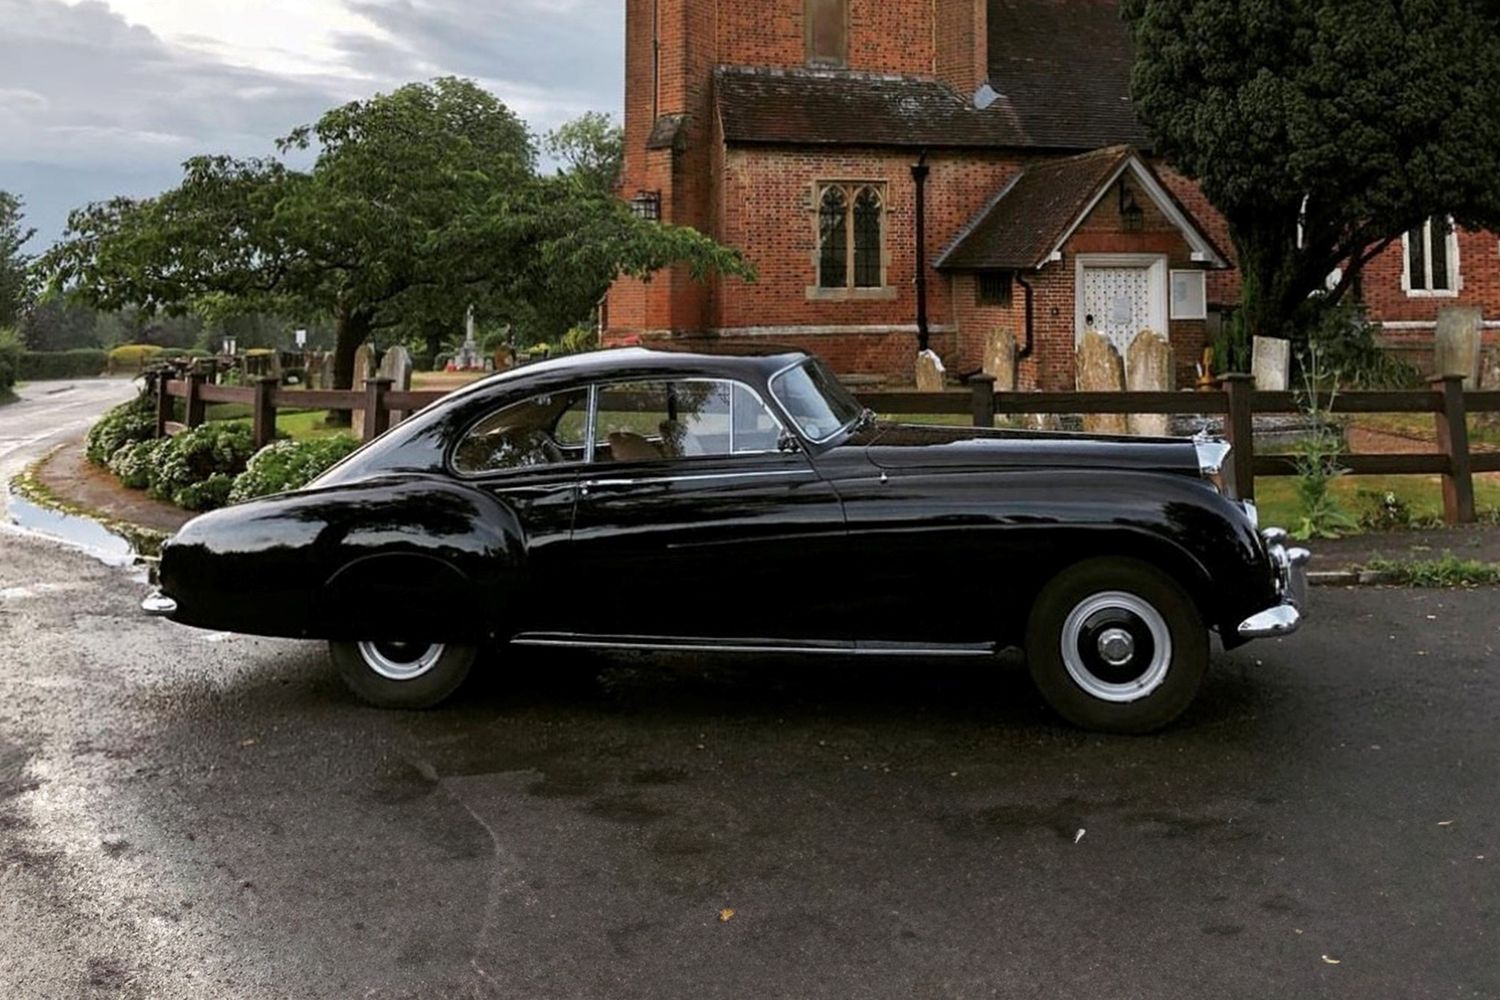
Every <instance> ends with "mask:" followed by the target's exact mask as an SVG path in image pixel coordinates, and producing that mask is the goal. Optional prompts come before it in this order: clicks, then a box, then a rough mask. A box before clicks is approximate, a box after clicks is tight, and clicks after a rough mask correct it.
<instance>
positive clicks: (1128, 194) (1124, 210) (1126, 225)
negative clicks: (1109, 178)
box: [1120, 180, 1146, 233]
mask: <svg viewBox="0 0 1500 1000" xmlns="http://www.w3.org/2000/svg"><path fill="white" fill-rule="evenodd" d="M1145 220H1146V213H1145V212H1143V211H1141V206H1140V205H1138V204H1136V200H1135V192H1134V191H1132V190H1130V188H1129V187H1128V186H1127V185H1126V183H1125V181H1124V180H1121V181H1120V228H1121V229H1123V230H1125V232H1127V233H1138V232H1140V231H1141V226H1142V225H1143V224H1144V223H1145Z"/></svg>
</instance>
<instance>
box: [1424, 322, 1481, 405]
mask: <svg viewBox="0 0 1500 1000" xmlns="http://www.w3.org/2000/svg"><path fill="white" fill-rule="evenodd" d="M1483 334H1484V314H1483V313H1482V312H1481V311H1480V310H1479V309H1476V308H1474V307H1472V306H1446V307H1444V308H1443V309H1440V310H1438V321H1437V339H1436V341H1435V342H1434V345H1433V357H1432V373H1433V374H1434V375H1462V376H1463V380H1464V388H1465V389H1477V388H1479V352H1480V348H1481V346H1482V345H1481V338H1482V337H1483Z"/></svg>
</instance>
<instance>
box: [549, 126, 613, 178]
mask: <svg viewBox="0 0 1500 1000" xmlns="http://www.w3.org/2000/svg"><path fill="white" fill-rule="evenodd" d="M546 148H547V152H548V153H549V154H551V155H552V157H553V158H554V159H556V160H557V161H558V162H559V163H561V164H562V173H563V174H564V175H565V176H568V177H571V178H573V179H574V180H575V181H577V182H578V183H580V184H583V185H585V186H587V187H589V188H591V189H593V190H595V191H599V192H602V193H604V194H611V193H613V192H614V190H615V185H616V184H617V183H618V182H619V180H620V171H621V169H623V167H624V166H625V130H624V129H622V128H620V126H618V125H616V124H615V121H614V119H613V118H611V117H610V116H609V115H606V114H602V113H601V112H598V111H588V112H585V113H584V114H582V115H580V116H579V117H577V118H575V119H573V120H572V121H570V122H567V123H565V124H563V125H560V126H558V127H557V128H556V129H555V130H554V131H552V132H549V133H547V145H546Z"/></svg>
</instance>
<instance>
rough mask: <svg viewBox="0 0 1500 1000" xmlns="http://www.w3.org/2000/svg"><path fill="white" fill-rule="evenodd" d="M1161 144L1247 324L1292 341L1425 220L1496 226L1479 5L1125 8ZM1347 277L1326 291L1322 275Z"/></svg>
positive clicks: (1334, 0) (1497, 78) (1493, 79)
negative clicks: (1221, 251)
mask: <svg viewBox="0 0 1500 1000" xmlns="http://www.w3.org/2000/svg"><path fill="white" fill-rule="evenodd" d="M1123 11H1124V14H1125V17H1126V19H1127V21H1128V22H1129V23H1130V25H1131V28H1132V31H1133V34H1134V37H1135V43H1136V51H1137V53H1138V56H1137V60H1136V65H1135V71H1134V80H1133V93H1134V98H1135V103H1136V107H1137V108H1138V110H1139V112H1140V114H1141V116H1142V118H1143V120H1144V121H1145V124H1146V126H1147V128H1148V129H1149V131H1150V132H1151V134H1152V136H1153V138H1154V140H1155V142H1156V145H1157V150H1158V152H1160V153H1162V154H1163V155H1164V156H1165V157H1166V159H1167V161H1168V162H1169V163H1171V164H1172V165H1173V166H1174V167H1176V168H1177V169H1179V170H1181V171H1182V172H1183V173H1185V174H1186V175H1187V176H1189V177H1191V178H1194V179H1195V180H1197V181H1198V182H1199V184H1200V185H1201V186H1202V189H1203V192H1204V194H1205V195H1206V196H1207V197H1208V199H1209V201H1211V202H1212V203H1213V204H1214V206H1215V207H1216V208H1217V209H1218V210H1219V211H1220V212H1221V213H1223V215H1224V217H1225V218H1226V220H1227V221H1228V223H1229V228H1230V234H1231V237H1232V239H1233V241H1234V248H1235V251H1236V253H1237V256H1238V262H1239V267H1240V270H1241V273H1242V276H1243V288H1244V291H1243V302H1242V305H1243V309H1244V316H1245V322H1246V327H1247V328H1248V330H1249V332H1251V333H1255V334H1261V335H1270V336H1293V337H1300V336H1301V335H1302V334H1303V333H1304V332H1305V331H1306V330H1307V329H1309V328H1310V327H1311V326H1312V325H1313V324H1314V323H1315V322H1316V315H1312V316H1309V315H1308V314H1309V313H1313V314H1316V313H1317V312H1318V311H1319V310H1321V309H1323V308H1326V307H1328V306H1331V305H1335V304H1337V303H1339V301H1340V300H1342V299H1343V298H1344V297H1345V296H1346V295H1347V293H1348V292H1349V290H1350V289H1351V288H1353V287H1355V285H1356V282H1357V279H1358V276H1359V274H1360V272H1361V271H1362V269H1363V268H1364V267H1365V265H1366V264H1368V263H1369V262H1370V261H1371V260H1372V259H1374V257H1375V256H1377V255H1378V254H1379V253H1381V252H1382V251H1383V250H1385V249H1386V248H1387V247H1388V246H1390V245H1391V243H1392V242H1393V241H1395V240H1399V239H1400V238H1401V234H1402V233H1403V232H1405V231H1407V230H1409V229H1412V228H1414V227H1416V226H1418V225H1420V224H1421V223H1422V222H1423V221H1424V220H1425V219H1428V218H1439V219H1441V218H1443V217H1445V216H1452V218H1453V219H1454V221H1455V222H1456V223H1458V224H1460V225H1466V226H1488V225H1494V224H1495V223H1496V222H1500V115H1497V114H1495V108H1497V107H1500V32H1497V30H1496V29H1497V25H1496V23H1495V18H1496V13H1495V6H1494V5H1493V4H1492V3H1487V2H1485V0H1447V2H1441V3H1434V2H1432V0H1124V2H1123ZM1336 271H1339V272H1341V274H1340V277H1339V278H1338V280H1337V281H1336V282H1335V283H1334V284H1333V287H1332V288H1331V289H1330V290H1329V291H1328V293H1327V294H1326V295H1320V294H1317V293H1319V292H1322V291H1323V290H1324V289H1325V282H1327V281H1328V280H1329V278H1330V276H1331V275H1333V274H1334V273H1335V272H1336Z"/></svg>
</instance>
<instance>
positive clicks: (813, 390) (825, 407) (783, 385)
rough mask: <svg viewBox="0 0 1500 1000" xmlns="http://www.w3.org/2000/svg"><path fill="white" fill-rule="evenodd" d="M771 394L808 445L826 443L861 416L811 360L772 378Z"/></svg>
mask: <svg viewBox="0 0 1500 1000" xmlns="http://www.w3.org/2000/svg"><path fill="white" fill-rule="evenodd" d="M771 392H773V393H774V394H775V395H776V399H777V400H778V401H779V402H780V403H781V405H782V406H783V407H785V408H786V412H787V415H788V416H790V417H791V418H792V419H793V420H794V421H796V423H797V426H798V427H800V428H801V429H802V433H803V434H805V435H807V437H808V439H809V440H811V441H827V440H828V439H829V438H831V437H833V436H834V435H835V434H837V433H838V432H839V431H841V430H843V429H844V428H845V427H848V426H849V425H850V424H852V423H854V421H856V420H858V419H859V417H860V415H861V414H863V413H864V407H862V406H860V405H859V403H858V402H857V401H856V400H855V398H854V397H853V396H851V395H849V390H848V389H845V388H844V387H843V385H841V384H840V383H839V380H838V379H836V378H834V377H833V374H832V373H831V372H830V371H829V370H828V369H827V368H825V367H824V366H823V364H822V362H820V361H817V360H814V359H812V358H809V359H808V360H807V361H804V362H803V363H802V364H800V365H798V366H797V367H796V368H789V369H787V370H786V371H784V372H782V373H781V374H780V375H777V376H776V377H775V378H773V379H772V380H771Z"/></svg>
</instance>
